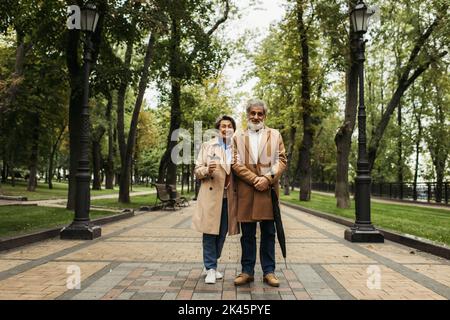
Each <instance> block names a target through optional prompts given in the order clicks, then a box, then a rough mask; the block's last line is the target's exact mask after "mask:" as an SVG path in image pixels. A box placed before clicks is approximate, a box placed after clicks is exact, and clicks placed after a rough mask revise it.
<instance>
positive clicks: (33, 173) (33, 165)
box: [27, 112, 39, 191]
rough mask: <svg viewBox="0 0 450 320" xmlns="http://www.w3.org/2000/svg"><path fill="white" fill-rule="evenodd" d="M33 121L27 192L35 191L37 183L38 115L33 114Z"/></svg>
mask: <svg viewBox="0 0 450 320" xmlns="http://www.w3.org/2000/svg"><path fill="white" fill-rule="evenodd" d="M32 119H33V125H34V128H33V138H32V141H33V145H32V147H31V155H30V165H29V169H30V178H29V179H28V187H27V191H35V190H36V183H37V162H38V152H39V113H37V112H36V113H34V114H33V116H32Z"/></svg>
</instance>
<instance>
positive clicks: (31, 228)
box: [0, 206, 115, 238]
mask: <svg viewBox="0 0 450 320" xmlns="http://www.w3.org/2000/svg"><path fill="white" fill-rule="evenodd" d="M113 214H115V213H114V212H109V211H94V210H91V211H90V217H91V219H96V218H100V217H103V216H110V215H113ZM73 217H74V213H73V211H70V210H66V209H63V208H50V207H39V206H0V238H5V237H11V236H18V235H21V234H25V233H31V232H35V231H39V230H42V229H49V228H54V227H63V226H65V225H69V224H70V223H71V222H72V220H73Z"/></svg>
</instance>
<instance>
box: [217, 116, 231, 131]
mask: <svg viewBox="0 0 450 320" xmlns="http://www.w3.org/2000/svg"><path fill="white" fill-rule="evenodd" d="M223 120H228V121H230V122H231V125H232V126H233V130H234V131H236V121H234V119H233V118H232V117H230V116H227V115H223V116H220V117H218V118H217V119H216V123H215V125H214V127H215V128H216V129H217V130H219V128H220V122H221V121H223Z"/></svg>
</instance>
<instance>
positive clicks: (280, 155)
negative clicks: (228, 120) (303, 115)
mask: <svg viewBox="0 0 450 320" xmlns="http://www.w3.org/2000/svg"><path fill="white" fill-rule="evenodd" d="M262 130H263V131H262V136H261V140H260V143H259V147H258V151H259V152H258V154H259V156H258V159H253V156H252V153H251V152H250V139H249V135H248V130H245V131H241V132H236V134H235V135H234V137H233V145H234V157H233V158H234V159H233V166H232V168H233V171H234V172H235V174H236V176H237V178H236V189H237V202H238V209H237V219H238V221H239V222H253V221H259V220H273V212H272V198H271V194H270V188H269V189H268V190H266V191H258V190H256V189H255V187H254V186H253V182H254V181H255V179H256V177H258V176H266V177H267V178H268V179H269V181H270V184H271V185H272V186H273V187H274V188H275V191H276V192H277V195H279V179H280V176H281V174H282V173H283V171H284V170H285V168H286V163H287V159H286V151H285V148H284V144H283V138H282V137H281V134H280V132H279V131H278V130H275V129H271V128H268V127H265V128H264V129H262Z"/></svg>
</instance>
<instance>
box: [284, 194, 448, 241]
mask: <svg viewBox="0 0 450 320" xmlns="http://www.w3.org/2000/svg"><path fill="white" fill-rule="evenodd" d="M298 197H299V195H298V191H293V192H291V194H290V195H289V196H285V195H281V197H280V200H284V201H287V202H290V203H294V204H297V205H300V206H303V207H306V208H310V209H314V210H317V211H322V212H325V213H331V214H334V215H338V216H341V217H345V218H349V219H351V220H355V209H354V207H355V202H354V201H352V208H350V209H339V208H337V207H336V199H335V198H334V196H333V195H330V196H328V195H322V194H317V193H314V192H313V194H312V196H311V201H299V200H298ZM371 217H372V223H373V224H374V225H376V226H377V227H381V228H384V229H386V230H388V229H390V230H392V231H397V232H401V233H406V234H411V235H414V236H418V237H422V238H426V239H430V240H433V241H436V242H440V243H443V244H446V245H450V210H445V209H434V208H427V207H422V206H409V205H408V206H406V205H399V204H390V203H380V202H374V201H372V202H371Z"/></svg>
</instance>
